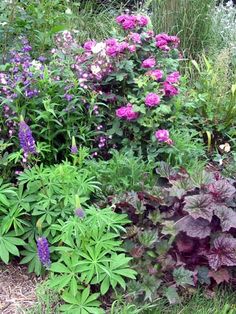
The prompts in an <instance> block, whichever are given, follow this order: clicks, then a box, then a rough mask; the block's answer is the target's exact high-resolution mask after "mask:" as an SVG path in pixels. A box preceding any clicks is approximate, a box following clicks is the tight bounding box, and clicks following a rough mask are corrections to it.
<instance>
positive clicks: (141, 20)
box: [137, 15, 148, 27]
mask: <svg viewBox="0 0 236 314" xmlns="http://www.w3.org/2000/svg"><path fill="white" fill-rule="evenodd" d="M137 22H138V25H139V26H141V27H144V26H147V24H148V18H147V17H146V16H144V15H137Z"/></svg>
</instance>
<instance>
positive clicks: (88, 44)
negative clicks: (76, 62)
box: [83, 40, 96, 51]
mask: <svg viewBox="0 0 236 314" xmlns="http://www.w3.org/2000/svg"><path fill="white" fill-rule="evenodd" d="M95 45H96V41H95V40H89V41H86V42H85V43H84V46H83V47H84V49H85V50H87V51H91V50H92V48H93V47H95Z"/></svg>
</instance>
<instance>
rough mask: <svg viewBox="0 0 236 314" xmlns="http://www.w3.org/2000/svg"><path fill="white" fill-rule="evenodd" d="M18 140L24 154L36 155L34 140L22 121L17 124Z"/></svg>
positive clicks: (28, 128)
mask: <svg viewBox="0 0 236 314" xmlns="http://www.w3.org/2000/svg"><path fill="white" fill-rule="evenodd" d="M18 136H19V140H20V146H21V147H22V149H23V151H24V153H25V154H26V155H28V154H36V146H35V140H34V138H33V135H32V132H31V130H30V127H29V126H28V125H27V124H26V122H25V121H24V120H23V121H21V122H20V123H19V133H18Z"/></svg>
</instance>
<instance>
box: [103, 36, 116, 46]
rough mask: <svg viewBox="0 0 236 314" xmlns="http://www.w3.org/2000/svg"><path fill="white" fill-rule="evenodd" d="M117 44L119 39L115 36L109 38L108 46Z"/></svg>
mask: <svg viewBox="0 0 236 314" xmlns="http://www.w3.org/2000/svg"><path fill="white" fill-rule="evenodd" d="M117 44H118V42H117V40H116V39H115V38H108V39H107V40H106V45H107V46H114V45H117Z"/></svg>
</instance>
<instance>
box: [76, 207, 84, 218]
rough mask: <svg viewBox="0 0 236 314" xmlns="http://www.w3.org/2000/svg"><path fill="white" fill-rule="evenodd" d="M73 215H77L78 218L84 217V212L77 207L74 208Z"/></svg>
mask: <svg viewBox="0 0 236 314" xmlns="http://www.w3.org/2000/svg"><path fill="white" fill-rule="evenodd" d="M75 215H76V216H78V217H79V218H84V217H85V212H84V210H83V209H82V208H77V209H76V210H75Z"/></svg>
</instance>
